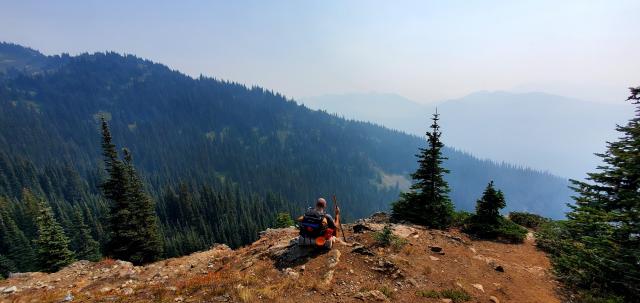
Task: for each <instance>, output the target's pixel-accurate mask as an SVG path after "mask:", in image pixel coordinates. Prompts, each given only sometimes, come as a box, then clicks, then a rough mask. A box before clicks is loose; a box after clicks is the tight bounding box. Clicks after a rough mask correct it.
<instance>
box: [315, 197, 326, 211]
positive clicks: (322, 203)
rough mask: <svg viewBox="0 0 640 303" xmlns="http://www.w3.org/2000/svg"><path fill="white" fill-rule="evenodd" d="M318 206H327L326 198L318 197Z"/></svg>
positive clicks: (321, 207) (318, 207)
mask: <svg viewBox="0 0 640 303" xmlns="http://www.w3.org/2000/svg"><path fill="white" fill-rule="evenodd" d="M316 208H317V209H325V208H327V200H325V199H324V198H318V200H317V201H316Z"/></svg>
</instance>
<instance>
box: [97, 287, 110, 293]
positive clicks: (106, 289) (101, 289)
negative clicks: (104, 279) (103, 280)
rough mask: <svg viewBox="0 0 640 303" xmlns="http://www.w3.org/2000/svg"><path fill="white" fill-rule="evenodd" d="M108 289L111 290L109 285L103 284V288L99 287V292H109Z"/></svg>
mask: <svg viewBox="0 0 640 303" xmlns="http://www.w3.org/2000/svg"><path fill="white" fill-rule="evenodd" d="M110 291H111V287H106V286H105V287H103V288H100V292H101V293H108V292H110Z"/></svg>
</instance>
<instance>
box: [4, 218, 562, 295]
mask: <svg viewBox="0 0 640 303" xmlns="http://www.w3.org/2000/svg"><path fill="white" fill-rule="evenodd" d="M385 224H387V222H386V217H385V216H384V215H377V216H374V217H372V218H369V219H366V220H361V221H360V222H357V223H356V224H350V225H345V229H346V231H347V236H348V237H347V239H348V241H347V242H346V243H337V244H336V246H335V248H334V249H333V250H331V251H327V252H316V251H311V250H305V249H300V248H299V247H297V246H295V245H292V244H291V242H290V241H291V239H293V238H294V237H295V236H296V235H297V231H296V230H295V229H294V228H288V229H275V230H267V231H265V232H263V234H262V235H261V237H260V239H259V240H258V241H256V242H254V243H253V244H251V245H249V246H246V247H243V248H240V249H237V250H231V249H229V248H228V247H227V246H225V245H216V246H214V247H212V248H211V249H210V250H208V251H204V252H198V253H194V254H191V255H189V256H184V257H180V258H174V259H168V260H164V261H160V262H156V263H153V264H149V265H145V266H133V265H132V264H131V263H128V262H123V261H117V260H109V259H107V260H103V261H101V262H98V263H93V262H88V261H79V262H76V263H74V264H72V265H70V266H68V267H66V268H64V269H63V270H61V271H59V272H56V273H52V274H45V273H23V274H15V275H14V276H12V277H11V278H9V279H7V280H3V281H0V302H65V301H67V302H363V301H367V302H368V301H380V302H384V301H395V302H452V299H449V298H446V296H447V295H445V296H443V295H438V293H441V291H443V290H449V291H454V292H456V293H461V292H464V293H467V294H468V295H469V298H467V302H523V303H525V302H560V301H561V300H560V298H559V295H558V293H557V291H558V288H559V285H558V283H557V282H556V281H555V280H554V278H553V276H552V275H551V274H550V272H549V269H550V264H549V260H548V259H547V258H546V256H545V255H544V253H542V252H541V251H538V250H537V249H536V248H535V245H534V239H533V238H532V237H530V238H528V239H527V241H526V242H525V243H524V244H518V245H514V244H503V243H495V242H490V241H479V240H473V239H470V238H469V237H468V236H467V235H465V234H463V233H460V232H459V231H457V230H450V231H446V232H445V231H438V230H428V229H424V228H421V227H419V226H413V225H401V224H393V225H392V227H393V231H394V233H395V234H396V235H398V236H400V237H402V238H404V239H406V244H405V245H403V246H396V247H379V246H378V245H377V244H376V241H375V240H374V237H373V234H374V233H375V232H376V231H378V230H380V229H382V228H383V227H384V225H385ZM458 300H460V301H458ZM461 300H462V298H454V299H453V302H463V301H461Z"/></svg>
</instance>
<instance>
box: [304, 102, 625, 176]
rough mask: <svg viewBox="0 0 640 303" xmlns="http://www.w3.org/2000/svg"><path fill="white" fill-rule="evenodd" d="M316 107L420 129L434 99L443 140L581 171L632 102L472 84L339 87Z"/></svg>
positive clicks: (559, 170)
mask: <svg viewBox="0 0 640 303" xmlns="http://www.w3.org/2000/svg"><path fill="white" fill-rule="evenodd" d="M303 103H304V104H305V105H308V106H309V107H311V108H314V109H322V110H326V111H327V112H330V113H337V114H339V115H343V116H345V117H347V118H352V119H357V120H362V121H370V122H374V123H378V124H380V125H383V126H386V127H390V128H393V129H398V130H401V131H406V132H408V133H410V134H415V135H421V134H423V133H424V127H425V125H426V123H427V118H428V116H429V115H430V114H431V113H433V112H434V111H435V109H436V107H437V109H438V112H440V113H441V114H442V117H441V118H442V120H441V121H442V128H443V132H444V135H443V138H444V142H445V144H447V145H449V146H453V147H455V148H458V149H461V150H465V151H468V152H471V153H473V154H474V155H477V156H479V157H482V158H488V159H493V160H497V161H505V162H509V163H515V164H518V165H522V166H528V167H533V168H535V169H539V170H548V171H550V172H552V173H554V174H558V175H562V176H567V177H571V178H584V177H586V174H585V173H586V172H587V171H592V170H593V169H594V168H595V167H596V166H597V165H598V164H599V163H600V162H599V159H598V158H597V157H596V156H594V155H593V153H596V152H602V151H604V149H605V144H604V143H603V142H605V141H607V140H613V139H615V138H616V132H615V130H614V128H615V125H616V123H618V124H621V123H624V122H625V121H626V120H628V119H629V118H630V117H631V116H632V115H633V108H632V107H631V106H625V105H617V104H602V103H594V102H588V101H582V100H577V99H572V98H566V97H562V96H556V95H550V94H545V93H539V92H532V93H510V92H503V91H496V92H488V91H482V92H476V93H473V94H470V95H467V96H465V97H462V98H459V99H452V100H447V101H442V102H438V103H434V104H426V105H424V104H420V103H417V102H414V101H411V100H408V99H406V98H403V97H401V96H398V95H393V94H377V93H369V94H344V95H325V96H319V97H310V98H304V99H303Z"/></svg>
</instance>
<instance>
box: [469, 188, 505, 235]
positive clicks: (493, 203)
mask: <svg viewBox="0 0 640 303" xmlns="http://www.w3.org/2000/svg"><path fill="white" fill-rule="evenodd" d="M505 206H507V204H506V203H505V201H504V194H503V193H502V191H501V190H496V188H495V187H494V186H493V181H491V182H489V184H488V185H487V188H486V189H485V190H484V192H483V193H482V197H481V198H480V199H479V200H478V202H477V204H476V216H477V218H478V220H479V221H480V222H483V223H486V224H498V223H499V222H500V209H503V208H504V207H505Z"/></svg>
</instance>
